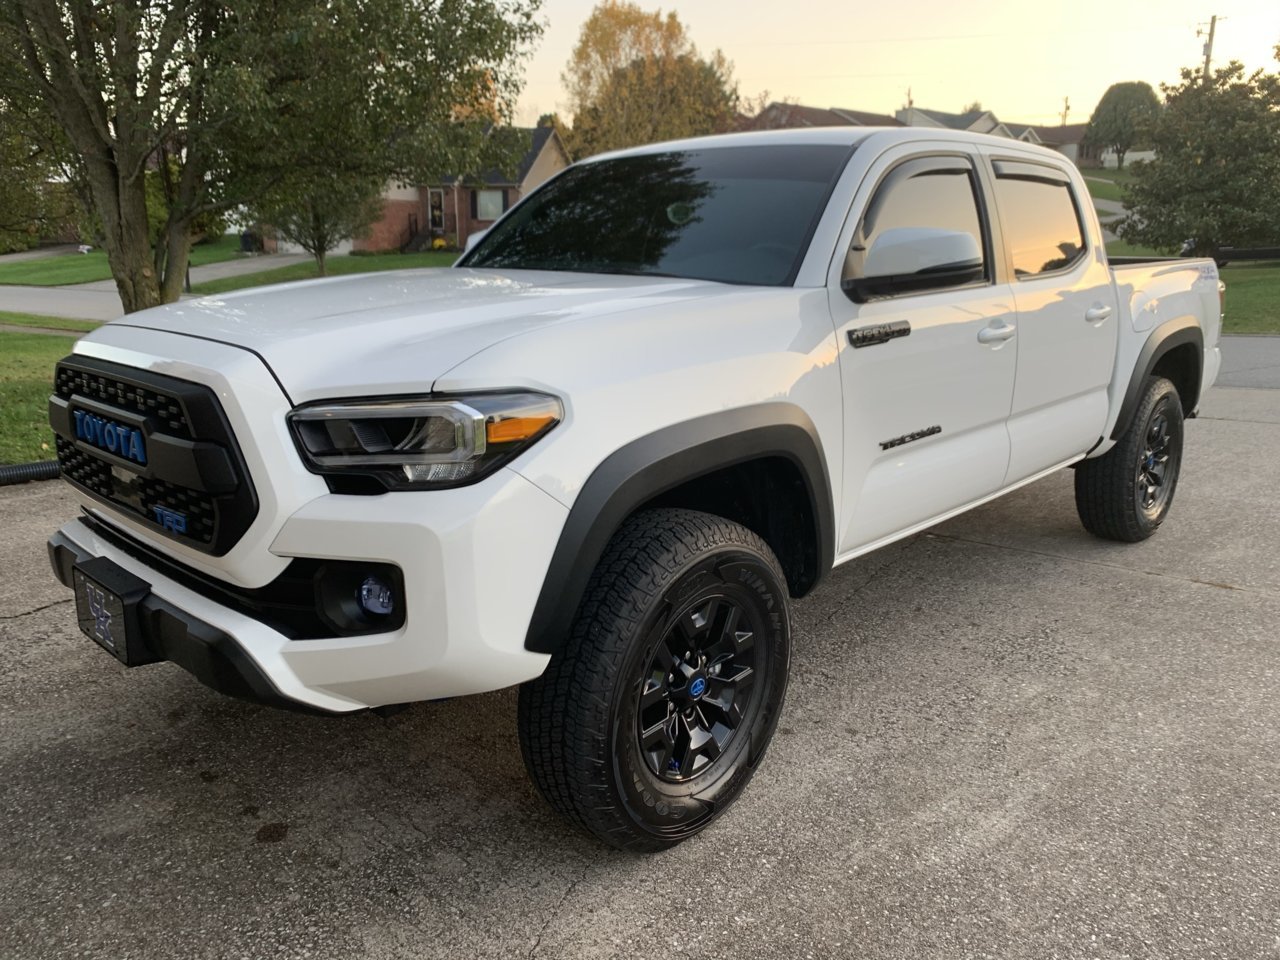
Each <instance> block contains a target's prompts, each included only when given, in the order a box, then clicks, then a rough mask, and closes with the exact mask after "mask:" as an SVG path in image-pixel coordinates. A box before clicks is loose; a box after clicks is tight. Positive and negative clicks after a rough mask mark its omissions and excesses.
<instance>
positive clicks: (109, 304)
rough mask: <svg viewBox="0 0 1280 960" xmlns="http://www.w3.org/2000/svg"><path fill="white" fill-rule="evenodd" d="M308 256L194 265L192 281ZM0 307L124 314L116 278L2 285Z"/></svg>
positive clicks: (50, 313) (102, 316)
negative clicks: (67, 284)
mask: <svg viewBox="0 0 1280 960" xmlns="http://www.w3.org/2000/svg"><path fill="white" fill-rule="evenodd" d="M307 259H309V258H308V257H307V256H305V255H300V254H292V253H280V254H271V255H268V256H261V257H245V258H243V259H239V260H227V261H225V262H224V263H210V264H206V265H205V266H203V267H192V268H191V282H192V283H203V282H205V281H206V280H219V279H222V278H223V277H234V276H241V275H242V274H246V273H258V272H259V271H261V270H273V269H275V268H276V267H286V266H289V265H290V264H293V263H300V262H301V261H303V260H307ZM0 310H12V311H15V312H18V313H37V314H42V315H44V316H47V317H74V318H77V319H80V320H114V319H116V317H118V316H120V315H121V314H122V313H124V310H123V308H122V307H121V306H120V296H119V294H118V293H116V284H115V281H114V280H95V281H93V282H92V283H77V284H75V285H74V286H70V287H25V286H7V285H0Z"/></svg>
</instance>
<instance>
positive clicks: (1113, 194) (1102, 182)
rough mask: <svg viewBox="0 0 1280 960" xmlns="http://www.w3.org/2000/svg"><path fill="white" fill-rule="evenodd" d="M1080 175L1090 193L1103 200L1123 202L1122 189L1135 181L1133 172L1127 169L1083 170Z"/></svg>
mask: <svg viewBox="0 0 1280 960" xmlns="http://www.w3.org/2000/svg"><path fill="white" fill-rule="evenodd" d="M1080 173H1081V175H1082V176H1083V177H1084V182H1085V185H1086V186H1088V188H1089V192H1090V193H1091V194H1093V195H1094V196H1095V197H1098V198H1099V199H1101V200H1115V201H1117V202H1118V201H1120V200H1122V199H1123V197H1121V195H1120V188H1121V187H1122V186H1123V185H1124V184H1127V183H1129V182H1131V181H1132V180H1133V171H1132V170H1130V169H1129V168H1127V167H1126V168H1125V169H1124V170H1102V169H1098V170H1093V169H1089V170H1081V171H1080Z"/></svg>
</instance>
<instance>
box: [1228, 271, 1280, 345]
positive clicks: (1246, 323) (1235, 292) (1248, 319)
mask: <svg viewBox="0 0 1280 960" xmlns="http://www.w3.org/2000/svg"><path fill="white" fill-rule="evenodd" d="M1222 279H1223V280H1225V281H1226V284H1227V304H1226V310H1225V312H1224V315H1225V318H1226V322H1225V323H1224V324H1223V332H1224V333H1280V263H1240V264H1235V263H1233V264H1230V265H1228V266H1226V267H1224V268H1223V270H1222Z"/></svg>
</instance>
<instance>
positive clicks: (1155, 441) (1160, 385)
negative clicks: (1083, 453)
mask: <svg viewBox="0 0 1280 960" xmlns="http://www.w3.org/2000/svg"><path fill="white" fill-rule="evenodd" d="M1182 439H1183V422H1182V401H1181V400H1180V399H1179V397H1178V390H1177V388H1176V387H1175V386H1174V385H1173V384H1172V383H1170V382H1169V381H1168V380H1166V379H1164V378H1163V377H1152V378H1151V379H1149V380H1148V381H1147V384H1146V387H1145V389H1144V390H1143V393H1142V398H1141V400H1140V401H1139V402H1138V407H1137V409H1136V410H1135V411H1134V415H1133V420H1132V421H1131V422H1130V424H1129V426H1128V428H1127V429H1126V430H1125V432H1124V434H1123V435H1122V436H1121V437H1120V439H1119V441H1118V442H1117V443H1116V445H1115V446H1114V447H1112V448H1111V449H1110V450H1109V451H1107V452H1106V453H1105V454H1103V455H1102V456H1101V457H1098V458H1096V459H1094V460H1085V461H1084V462H1083V463H1081V464H1080V465H1079V466H1077V467H1076V510H1077V512H1078V513H1079V514H1080V522H1081V523H1083V524H1084V528H1085V529H1086V530H1088V531H1089V532H1090V533H1092V534H1094V535H1095V536H1099V537H1104V538H1105V539H1108V540H1121V541H1125V542H1129V543H1133V542H1136V541H1138V540H1145V539H1146V538H1147V537H1149V536H1151V534H1153V533H1155V532H1156V528H1158V527H1159V526H1160V524H1161V523H1163V522H1164V518H1165V517H1166V516H1167V515H1168V513H1169V507H1170V506H1171V505H1172V504H1173V494H1174V491H1175V490H1176V489H1177V486H1178V473H1179V470H1180V469H1181V467H1182Z"/></svg>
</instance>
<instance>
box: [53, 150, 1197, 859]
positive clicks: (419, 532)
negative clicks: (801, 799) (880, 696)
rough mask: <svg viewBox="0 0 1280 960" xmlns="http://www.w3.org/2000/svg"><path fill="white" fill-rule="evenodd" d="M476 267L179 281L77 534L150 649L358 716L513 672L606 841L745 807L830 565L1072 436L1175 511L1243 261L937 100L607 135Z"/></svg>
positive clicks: (1095, 508)
mask: <svg viewBox="0 0 1280 960" xmlns="http://www.w3.org/2000/svg"><path fill="white" fill-rule="evenodd" d="M473 239H475V240H476V242H475V243H474V244H469V245H468V250H467V251H466V253H465V254H464V255H463V256H462V257H461V258H460V260H459V261H458V263H457V265H456V266H455V267H453V268H449V269H440V270H407V271H400V272H392V273H377V274H371V275H365V276H346V277H336V278H330V279H325V280H317V281H312V282H306V283H298V284H285V285H280V286H274V287H264V288H259V289H254V290H247V291H243V292H239V293H234V294H227V295H219V296H206V297H201V298H197V299H184V300H182V301H180V302H178V303H174V304H170V305H168V306H163V307H159V308H156V309H152V310H146V311H143V312H140V313H135V314H130V315H128V316H126V317H123V318H121V319H120V320H118V321H115V322H113V323H109V324H106V325H105V326H103V327H101V328H99V329H97V330H95V331H94V332H93V333H91V334H89V335H88V336H86V337H84V338H83V339H81V340H80V341H79V342H78V343H77V344H76V345H75V348H74V352H73V353H72V354H71V355H70V356H68V357H67V358H66V359H65V360H63V361H62V362H61V363H60V364H59V365H58V368H57V373H56V386H55V392H54V394H53V396H52V397H51V398H50V402H49V414H50V419H51V421H52V424H53V428H54V430H55V432H56V434H57V452H58V458H59V460H60V461H61V466H62V473H63V476H64V477H65V479H66V480H67V481H69V483H70V484H71V486H72V488H73V489H74V491H75V493H76V495H77V497H78V499H79V501H80V503H81V505H82V510H81V512H80V515H79V516H78V517H77V518H76V519H74V520H72V521H71V522H69V523H68V524H66V525H65V526H64V527H63V528H62V529H61V530H60V531H59V532H57V533H56V534H55V535H54V537H53V538H52V540H51V541H50V544H49V550H50V557H51V560H52V563H53V568H54V570H55V572H56V574H57V576H58V577H59V579H60V580H61V581H62V582H63V583H64V584H65V585H66V586H68V587H70V588H72V589H73V590H74V591H75V599H76V609H77V616H78V620H79V625H80V627H81V629H82V630H83V631H84V632H85V633H86V634H87V635H88V636H89V637H90V638H92V639H93V640H95V641H97V642H98V643H99V644H101V646H102V647H104V648H105V649H106V650H107V651H109V652H110V653H111V654H112V655H114V656H115V657H116V658H117V659H118V660H120V661H121V662H122V663H124V664H126V665H127V666H131V667H132V666H137V665H142V664H148V663H155V662H161V661H168V662H171V663H175V664H177V665H179V666H181V667H183V668H185V669H186V670H188V671H190V672H191V673H192V674H194V675H195V676H196V677H197V678H198V679H199V680H201V681H203V682H204V683H205V684H207V685H208V686H210V687H212V688H214V689H215V690H219V691H222V692H224V693H227V694H230V695H234V696H238V697H243V698H249V699H252V700H255V701H258V702H262V703H267V704H273V705H277V706H283V707H289V708H294V709H303V710H309V711H316V712H322V713H328V714H343V713H350V712H354V711H358V710H367V709H370V708H382V707H391V706H393V705H400V704H405V703H410V702H415V701H423V700H432V699H437V698H442V697H454V696H459V695H462V694H472V693H480V692H482V691H489V690H495V689H498V688H502V687H507V686H511V685H516V684H519V685H520V691H519V711H518V712H519V728H520V729H519V736H520V743H521V748H522V751H523V755H524V759H525V761H526V764H527V766H528V769H529V772H530V774H531V776H532V779H533V781H534V783H535V784H536V785H537V787H538V789H539V790H540V791H541V793H542V794H543V796H545V797H546V799H547V801H548V802H549V803H550V804H551V806H552V807H554V808H555V809H556V810H558V811H559V812H560V813H562V814H564V815H565V816H566V817H568V818H569V819H570V820H571V821H573V822H575V823H576V824H578V825H579V826H581V827H582V828H584V829H586V830H587V831H589V832H591V833H592V834H594V835H595V836H597V837H599V838H600V839H601V840H603V841H605V842H606V843H608V844H612V845H614V846H617V847H622V848H628V849H635V850H654V849H660V848H663V847H667V846H670V845H672V844H675V843H677V842H679V841H681V840H683V839H685V838H688V837H690V836H692V835H693V834H695V833H697V832H698V831H700V830H702V829H703V828H704V827H706V826H707V825H708V824H709V823H710V822H711V821H712V820H713V819H715V818H716V817H717V816H719V815H720V814H722V813H723V812H724V811H725V810H726V808H728V807H729V805H730V804H731V803H732V802H733V800H734V799H735V798H736V797H737V796H738V795H739V794H740V793H741V792H742V790H743V788H744V787H745V786H746V784H747V782H748V781H749V780H750V778H751V776H752V774H753V772H754V770H755V769H756V767H757V766H758V765H759V763H760V762H761V759H762V757H763V755H764V753H765V749H766V747H767V746H768V744H769V741H770V738H771V736H772V735H773V732H774V729H775V727H776V725H777V723H778V718H779V714H780V712H781V711H782V709H783V696H784V692H785V689H786V685H787V669H788V662H789V659H790V656H791V632H790V622H789V611H790V606H791V603H792V601H793V599H795V598H799V597H803V596H804V595H805V594H807V593H809V592H810V591H811V590H813V589H814V587H815V585H817V584H818V583H819V581H821V580H822V578H823V576H824V575H825V574H826V573H827V572H828V571H829V570H830V569H831V568H832V567H833V566H835V565H837V564H841V563H845V562H846V561H849V560H851V559H853V558H855V557H858V556H860V555H862V554H865V553H867V552H868V551H871V550H875V549H876V548H878V547H880V546H883V545H884V544H887V543H890V542H891V541H894V540H898V539H900V538H902V537H907V536H910V535H911V534H913V533H915V532H917V531H920V530H923V529H925V528H926V527H928V526H930V525H931V524H935V523H937V522H939V521H940V520H944V519H946V518H947V517H950V516H953V515H955V514H957V513H959V512H961V511H963V510H968V509H969V508H971V507H973V506H975V505H977V504H981V503H984V502H986V501H989V500H991V499H993V498H995V497H998V496H1000V495H1001V494H1004V493H1008V492H1009V491H1011V490H1014V489H1017V488H1018V487H1021V486H1024V485H1025V484H1029V483H1034V482H1035V481H1036V480H1038V479H1039V478H1041V477H1044V476H1046V475H1048V474H1050V473H1053V472H1054V471H1056V470H1060V469H1062V468H1064V467H1073V468H1074V471H1075V474H1074V482H1075V494H1076V503H1077V506H1078V512H1079V516H1080V520H1081V521H1082V522H1083V524H1084V527H1085V528H1086V529H1087V530H1088V531H1090V532H1092V533H1094V534H1096V535H1098V536H1100V537H1105V538H1109V539H1112V540H1120V541H1137V540H1141V539H1143V538H1145V537H1148V536H1150V535H1151V534H1152V533H1153V532H1155V530H1156V529H1157V527H1159V526H1160V524H1161V523H1162V522H1164V520H1165V519H1166V516H1167V515H1168V513H1169V509H1170V505H1171V503H1172V501H1173V498H1174V493H1175V490H1176V487H1177V483H1178V474H1179V467H1180V464H1181V460H1182V455H1183V441H1184V432H1183V422H1184V420H1185V419H1186V418H1188V417H1190V416H1192V415H1194V413H1195V411H1196V407H1197V404H1198V403H1199V401H1200V397H1201V394H1202V392H1203V391H1204V389H1205V388H1206V387H1207V386H1208V385H1210V384H1211V383H1212V382H1213V380H1214V377H1215V376H1216V374H1217V371H1218V367H1219V351H1218V335H1219V328H1220V317H1221V299H1220V298H1221V296H1222V287H1221V284H1220V282H1219V278H1218V272H1217V268H1216V266H1215V264H1214V263H1213V261H1212V260H1198V259H1151V260H1136V259H1135V260H1122V261H1120V260H1116V259H1112V260H1110V261H1109V260H1108V257H1107V254H1106V250H1105V248H1104V235H1103V232H1102V227H1101V226H1100V224H1099V222H1098V219H1097V217H1096V215H1095V213H1094V210H1093V206H1092V204H1091V202H1090V199H1089V193H1088V191H1087V190H1086V188H1085V184H1084V181H1083V180H1082V179H1081V176H1080V174H1079V172H1078V171H1077V170H1076V169H1075V167H1074V166H1073V165H1072V164H1071V163H1070V162H1069V161H1068V160H1066V159H1065V158H1063V157H1062V156H1060V155H1058V154H1056V153H1053V152H1051V151H1049V150H1046V149H1043V148H1039V147H1035V146H1030V145H1027V144H1024V143H1019V142H1015V141H1010V140H1003V139H996V138H990V137H983V136H976V135H971V134H963V133H955V132H951V131H942V130H921V129H896V130H889V129H876V128H829V129H821V128H819V129H807V130H802V131H778V132H770V133H751V134H740V135H733V136H724V137H709V138H705V139H697V140H688V141H681V142H676V143H665V144H656V145H652V146H646V147H642V148H639V149H634V150H627V151H623V152H619V153H612V154H608V155H605V156H600V157H595V158H592V159H590V160H588V161H585V162H581V163H578V164H575V165H573V166H571V167H569V168H568V169H566V170H565V171H563V172H561V173H560V174H559V175H557V176H556V177H554V178H553V179H552V180H550V181H549V182H547V183H546V184H545V185H543V186H542V187H541V188H539V189H538V190H536V191H534V192H533V193H531V194H530V195H529V196H527V197H525V198H524V199H523V200H522V201H521V202H519V203H518V204H516V205H515V206H513V207H512V208H511V209H510V210H509V211H508V212H507V213H506V214H505V215H504V216H503V217H502V218H501V219H500V220H499V221H498V222H497V223H496V224H494V225H493V226H492V227H491V228H490V229H489V230H488V231H487V232H486V233H485V234H484V235H483V236H480V237H478V238H473Z"/></svg>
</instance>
